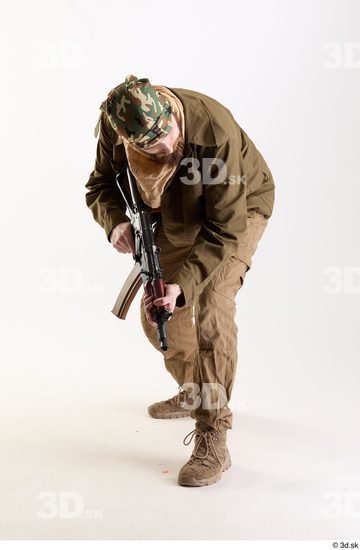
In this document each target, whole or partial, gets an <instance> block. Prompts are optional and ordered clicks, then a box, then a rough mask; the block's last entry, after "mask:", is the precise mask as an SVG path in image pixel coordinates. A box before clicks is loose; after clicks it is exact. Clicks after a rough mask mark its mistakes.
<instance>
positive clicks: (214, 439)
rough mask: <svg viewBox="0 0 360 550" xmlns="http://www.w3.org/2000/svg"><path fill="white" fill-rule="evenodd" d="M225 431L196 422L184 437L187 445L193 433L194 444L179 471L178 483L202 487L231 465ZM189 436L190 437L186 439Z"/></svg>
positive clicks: (210, 482)
mask: <svg viewBox="0 0 360 550" xmlns="http://www.w3.org/2000/svg"><path fill="white" fill-rule="evenodd" d="M226 432H227V430H221V431H216V430H214V429H213V428H210V427H208V426H205V425H204V424H201V423H200V422H196V424H195V430H193V431H192V432H190V433H189V434H187V436H186V437H185V438H184V445H189V444H190V443H191V441H192V439H193V437H194V435H195V445H194V450H193V452H192V454H191V457H190V459H189V460H188V462H187V463H186V464H184V466H183V467H182V468H181V470H180V472H179V476H178V484H179V485H185V486H187V487H203V486H204V485H212V484H213V483H216V482H217V481H219V480H220V479H221V474H222V472H224V471H225V470H227V469H228V468H230V466H231V457H230V453H229V450H228V448H227V446H226ZM189 436H191V437H190V439H189V440H188V441H186V440H187V438H188V437H189Z"/></svg>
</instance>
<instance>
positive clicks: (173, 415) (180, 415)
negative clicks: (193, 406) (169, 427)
mask: <svg viewBox="0 0 360 550" xmlns="http://www.w3.org/2000/svg"><path fill="white" fill-rule="evenodd" d="M148 413H149V415H150V416H151V417H152V418H156V419H158V420H172V419H173V418H185V417H186V416H190V412H188V411H183V412H180V411H179V412H174V413H168V414H167V415H166V416H165V415H164V414H162V415H160V414H156V413H153V412H150V411H149V410H148Z"/></svg>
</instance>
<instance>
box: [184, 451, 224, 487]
mask: <svg viewBox="0 0 360 550" xmlns="http://www.w3.org/2000/svg"><path fill="white" fill-rule="evenodd" d="M230 466H231V457H230V453H229V455H228V459H227V460H226V462H225V463H224V465H223V467H222V470H221V472H219V473H218V474H216V475H215V476H212V477H208V478H206V479H202V480H198V479H195V478H193V477H187V476H181V477H180V476H179V478H178V484H179V485H182V486H183V487H206V486H207V485H213V484H214V483H217V482H218V481H220V479H221V475H222V473H223V472H226V470H228V469H229V468H230Z"/></svg>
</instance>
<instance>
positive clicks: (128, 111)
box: [100, 74, 173, 148]
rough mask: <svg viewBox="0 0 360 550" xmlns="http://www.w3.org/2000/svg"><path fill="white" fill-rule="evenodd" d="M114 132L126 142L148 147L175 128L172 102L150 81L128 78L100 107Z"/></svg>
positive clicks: (111, 91) (134, 77)
mask: <svg viewBox="0 0 360 550" xmlns="http://www.w3.org/2000/svg"><path fill="white" fill-rule="evenodd" d="M100 110H101V111H104V112H105V113H106V114H107V115H108V118H109V122H110V124H111V126H112V127H113V128H114V130H115V131H116V132H117V133H118V134H119V135H120V136H121V137H123V138H124V139H126V140H128V141H129V142H132V143H134V144H136V145H137V146H138V147H141V148H146V147H150V146H152V145H155V144H156V143H158V142H159V141H161V140H162V139H163V138H165V137H166V136H167V134H168V133H169V132H170V130H171V129H172V127H173V124H172V121H171V113H172V109H171V106H170V103H169V101H168V100H167V99H166V98H165V97H164V96H163V95H161V94H158V93H157V91H156V90H155V88H154V87H153V86H152V85H151V84H150V81H149V79H148V78H137V77H136V76H134V75H131V74H130V75H127V77H126V79H125V82H123V83H122V84H119V86H116V88H113V89H112V90H110V92H109V93H108V97H107V99H106V100H105V101H103V102H102V104H101V105H100Z"/></svg>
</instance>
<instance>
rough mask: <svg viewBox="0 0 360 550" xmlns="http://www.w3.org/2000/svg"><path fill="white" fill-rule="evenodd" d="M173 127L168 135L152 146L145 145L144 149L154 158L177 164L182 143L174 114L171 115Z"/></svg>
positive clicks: (182, 146) (181, 150)
mask: <svg viewBox="0 0 360 550" xmlns="http://www.w3.org/2000/svg"><path fill="white" fill-rule="evenodd" d="M171 120H172V123H173V127H172V129H171V131H170V132H169V133H168V135H167V136H166V137H165V138H163V139H162V140H161V141H160V142H159V143H157V144H156V145H153V146H152V147H146V149H145V151H146V152H147V153H149V154H150V155H153V156H154V158H155V159H156V160H159V161H161V162H164V163H165V162H167V163H169V164H177V163H178V162H179V160H180V159H181V158H182V153H183V149H184V145H183V143H182V140H181V132H180V128H179V126H178V124H177V120H176V118H175V117H174V115H173V114H172V115H171Z"/></svg>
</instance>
